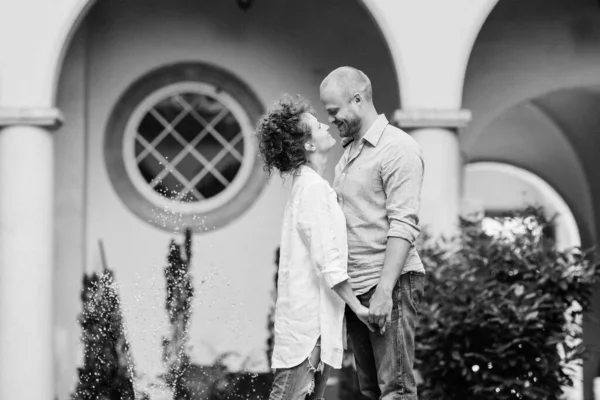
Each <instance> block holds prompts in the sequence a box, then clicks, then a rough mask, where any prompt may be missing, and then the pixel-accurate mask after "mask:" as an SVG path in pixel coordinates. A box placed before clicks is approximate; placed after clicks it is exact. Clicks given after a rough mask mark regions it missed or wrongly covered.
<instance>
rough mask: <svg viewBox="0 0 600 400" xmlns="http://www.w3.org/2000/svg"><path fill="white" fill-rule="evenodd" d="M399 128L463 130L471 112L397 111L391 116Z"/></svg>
mask: <svg viewBox="0 0 600 400" xmlns="http://www.w3.org/2000/svg"><path fill="white" fill-rule="evenodd" d="M392 121H393V123H394V124H396V125H397V126H399V127H400V128H464V127H466V126H467V125H468V124H469V122H470V121H471V111H470V110H466V109H462V110H439V109H408V110H403V109H399V110H396V111H395V112H394V115H393V116H392Z"/></svg>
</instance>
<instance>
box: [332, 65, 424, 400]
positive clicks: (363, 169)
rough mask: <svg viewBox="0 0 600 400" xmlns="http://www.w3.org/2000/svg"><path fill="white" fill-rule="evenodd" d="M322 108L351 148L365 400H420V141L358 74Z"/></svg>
mask: <svg viewBox="0 0 600 400" xmlns="http://www.w3.org/2000/svg"><path fill="white" fill-rule="evenodd" d="M320 94H321V101H322V102H323V106H324V107H325V110H326V111H327V114H328V115H329V122H330V123H332V124H334V125H335V126H336V127H337V129H338V131H339V133H340V136H341V137H342V145H343V146H344V147H345V150H344V154H343V155H342V157H341V159H340V161H339V163H338V164H337V167H336V171H335V180H334V189H335V191H336V192H337V194H338V201H339V203H340V205H341V207H342V210H343V211H344V214H345V216H346V226H347V230H348V274H349V275H350V283H351V285H352V289H353V290H354V292H355V294H356V295H357V297H358V298H359V300H360V301H361V302H362V303H363V305H365V306H367V307H369V313H370V316H369V320H370V322H371V323H373V324H376V325H378V326H379V328H380V329H379V331H378V332H371V331H369V329H368V328H367V326H366V325H364V324H362V323H361V322H360V320H359V319H358V318H357V317H356V315H354V313H353V312H352V310H350V309H348V308H346V325H347V330H348V337H349V340H350V344H351V345H352V350H353V352H354V357H355V361H356V367H357V372H358V379H359V385H360V390H361V392H362V393H363V394H364V395H365V396H366V397H367V398H369V399H371V400H376V399H384V400H391V399H402V400H417V388H416V382H415V374H414V370H413V364H414V353H415V344H414V337H415V324H416V320H417V311H418V306H419V302H420V300H421V297H422V295H423V283H424V277H425V269H424V268H423V264H422V262H421V259H420V257H419V255H418V254H417V251H416V249H415V246H414V242H415V239H416V238H417V236H418V235H419V233H420V228H419V220H418V212H419V205H420V196H421V185H422V181H423V169H424V165H423V158H422V156H421V151H420V149H419V146H418V144H417V143H416V142H415V140H414V139H413V138H412V137H411V136H409V135H408V134H407V133H405V132H404V131H402V130H400V129H398V128H396V127H394V126H392V125H390V124H389V122H388V120H387V119H386V117H385V115H383V114H378V113H377V111H376V109H375V106H374V104H373V92H372V88H371V82H370V80H369V78H368V77H367V76H366V75H365V74H364V73H363V72H361V71H359V70H357V69H355V68H352V67H341V68H338V69H336V70H334V71H333V72H331V73H330V74H329V75H328V76H327V77H326V78H325V79H324V80H323V82H322V83H321V87H320Z"/></svg>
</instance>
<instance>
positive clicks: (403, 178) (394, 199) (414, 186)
mask: <svg viewBox="0 0 600 400" xmlns="http://www.w3.org/2000/svg"><path fill="white" fill-rule="evenodd" d="M423 172H424V163H423V157H422V155H421V151H420V149H419V147H418V145H417V144H416V143H415V144H414V145H412V146H406V147H401V148H400V147H399V146H398V147H396V148H391V149H390V151H388V152H387V154H386V157H385V158H384V160H383V161H382V164H381V177H382V181H383V187H384V191H385V194H386V210H387V215H388V220H389V224H390V228H389V231H388V234H387V236H388V237H398V238H402V239H404V240H406V241H408V242H409V243H411V244H413V243H414V242H415V240H416V239H417V237H418V236H419V234H420V232H421V229H420V227H419V207H420V206H421V187H422V185H423Z"/></svg>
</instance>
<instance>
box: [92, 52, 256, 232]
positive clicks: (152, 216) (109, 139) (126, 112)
mask: <svg viewBox="0 0 600 400" xmlns="http://www.w3.org/2000/svg"><path fill="white" fill-rule="evenodd" d="M186 87H188V88H196V89H199V90H200V91H202V90H204V91H207V92H210V91H214V93H215V94H218V96H220V97H222V98H223V99H227V100H226V101H227V103H228V104H226V106H231V107H233V108H234V110H232V114H234V116H235V117H236V119H237V120H238V123H239V124H240V127H241V128H242V133H243V137H244V138H243V140H244V155H243V162H242V166H241V168H240V170H239V171H238V173H237V174H236V177H235V178H234V179H233V181H232V182H231V183H230V185H229V186H228V187H227V188H226V189H224V190H223V191H222V192H221V193H219V194H217V195H216V196H213V197H211V198H209V199H206V200H202V201H199V202H193V203H184V202H179V201H176V200H172V199H169V198H167V197H165V196H161V195H160V194H159V193H156V191H155V190H154V189H153V188H151V187H150V186H149V185H148V183H147V182H146V181H145V179H144V178H143V176H142V175H141V172H140V171H139V168H138V164H137V162H136V160H135V152H134V150H133V149H134V146H135V136H132V135H133V132H132V131H135V129H136V126H135V125H136V124H137V123H139V121H140V120H141V119H140V115H141V117H142V118H143V116H144V115H145V114H146V112H147V110H148V105H149V104H150V103H152V102H153V101H154V102H155V103H156V99H157V98H160V97H161V96H163V97H164V94H165V93H169V92H173V89H185V88H186ZM182 91H185V90H182ZM263 112H264V108H263V105H262V103H261V102H260V100H259V99H258V97H257V96H256V95H255V94H254V92H253V91H252V90H251V89H250V88H249V87H248V86H247V85H246V84H245V83H244V82H243V81H242V80H241V79H239V78H238V77H236V76H235V75H233V74H232V73H230V72H227V71H225V70H223V69H221V68H219V67H216V66H212V65H208V64H204V63H178V64H173V65H168V66H164V67H161V68H158V69H156V70H153V71H151V72H149V73H148V74H146V75H144V76H142V77H141V78H139V79H138V80H137V81H135V82H134V83H133V84H132V85H131V86H130V87H129V88H127V89H126V90H125V91H124V93H123V94H122V95H121V96H120V98H119V99H118V101H117V102H116V103H115V106H114V108H113V110H112V112H111V114H110V117H109V121H108V123H107V126H106V132H105V141H104V160H105V166H106V169H107V172H108V175H109V178H110V181H111V183H112V185H113V188H114V189H115V191H116V192H117V195H118V197H119V198H120V199H121V200H122V201H123V203H124V204H125V205H126V207H127V208H128V209H129V210H131V211H132V212H133V214H134V215H136V216H137V217H139V218H140V219H142V220H143V221H145V222H149V223H151V224H153V225H155V226H157V227H159V228H161V229H164V230H168V231H173V230H180V229H182V228H183V227H189V228H191V229H193V230H195V231H197V232H204V231H207V230H212V229H216V228H220V227H223V226H225V225H227V224H228V223H230V222H232V221H233V220H235V219H236V218H238V217H239V216H241V215H242V214H243V213H244V212H246V211H247V210H248V209H249V208H250V206H251V205H252V204H253V203H254V201H255V200H256V198H257V197H258V196H259V194H260V192H261V191H262V189H263V187H264V185H265V183H266V180H267V175H266V173H265V172H264V170H263V168H262V165H261V163H260V161H259V159H258V157H257V150H256V143H255V142H254V123H253V122H254V121H256V120H258V118H259V117H260V116H261V115H262V114H263ZM128 152H129V153H130V154H131V156H130V158H128V157H127V156H126V154H127V153H128ZM222 195H223V196H222Z"/></svg>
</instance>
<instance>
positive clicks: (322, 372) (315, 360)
mask: <svg viewBox="0 0 600 400" xmlns="http://www.w3.org/2000/svg"><path fill="white" fill-rule="evenodd" d="M320 350H321V349H320V348H319V342H317V347H315V349H314V350H313V351H312V353H311V354H310V356H309V357H308V358H307V359H306V360H304V362H302V363H300V365H296V366H295V367H292V368H282V369H277V370H275V376H274V379H273V386H272V387H271V394H270V396H269V400H304V399H308V400H319V399H324V398H325V397H324V395H325V389H326V387H327V379H328V378H329V375H330V372H331V367H329V366H327V365H325V364H323V363H322V362H321V361H320V358H321V357H320V356H321V352H320Z"/></svg>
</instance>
